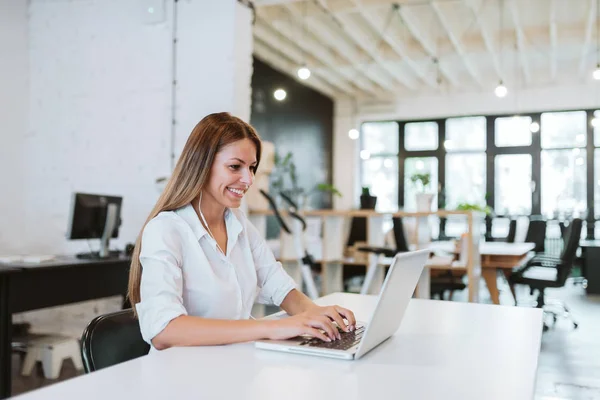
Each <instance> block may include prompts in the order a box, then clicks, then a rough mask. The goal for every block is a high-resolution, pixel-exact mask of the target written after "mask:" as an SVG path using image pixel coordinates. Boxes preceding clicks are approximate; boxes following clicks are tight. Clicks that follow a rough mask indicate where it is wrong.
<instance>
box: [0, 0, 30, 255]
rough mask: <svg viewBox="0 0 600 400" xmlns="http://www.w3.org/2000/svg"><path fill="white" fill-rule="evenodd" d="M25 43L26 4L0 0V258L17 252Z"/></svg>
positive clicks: (24, 126) (23, 0)
mask: <svg viewBox="0 0 600 400" xmlns="http://www.w3.org/2000/svg"><path fill="white" fill-rule="evenodd" d="M27 42H28V35H27V0H0V121H2V125H1V126H0V221H1V222H0V226H1V228H0V254H11V253H18V252H20V251H21V243H22V235H23V229H22V227H23V218H24V211H25V210H24V209H23V207H22V201H21V200H22V197H23V195H22V193H23V153H24V151H23V146H24V139H25V135H26V134H27V104H28V98H29V91H28V90H29V89H28V85H29V83H28V70H29V58H28V49H27Z"/></svg>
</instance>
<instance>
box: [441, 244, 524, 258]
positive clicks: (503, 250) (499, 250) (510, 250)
mask: <svg viewBox="0 0 600 400" xmlns="http://www.w3.org/2000/svg"><path fill="white" fill-rule="evenodd" d="M430 248H431V249H433V250H442V251H446V252H449V253H451V252H454V251H455V247H454V243H453V242H446V241H442V242H431V244H430ZM534 248H535V244H534V243H504V242H483V243H481V244H480V245H479V254H481V255H482V256H523V255H525V254H527V253H528V252H530V251H531V250H533V249H534Z"/></svg>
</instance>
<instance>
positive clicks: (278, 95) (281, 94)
mask: <svg viewBox="0 0 600 400" xmlns="http://www.w3.org/2000/svg"><path fill="white" fill-rule="evenodd" d="M273 97H275V100H278V101H283V100H285V98H286V97H287V93H286V91H285V90H283V89H277V90H276V91H275V92H274V93H273Z"/></svg>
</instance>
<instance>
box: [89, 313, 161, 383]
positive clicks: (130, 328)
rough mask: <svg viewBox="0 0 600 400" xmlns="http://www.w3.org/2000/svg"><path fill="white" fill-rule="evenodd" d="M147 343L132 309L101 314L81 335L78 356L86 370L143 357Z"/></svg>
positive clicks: (146, 350)
mask: <svg viewBox="0 0 600 400" xmlns="http://www.w3.org/2000/svg"><path fill="white" fill-rule="evenodd" d="M149 351H150V345H149V344H148V343H146V342H145V341H144V339H142V334H141V332H140V324H139V322H138V320H137V318H136V317H135V316H134V315H133V310H131V309H128V310H122V311H117V312H113V313H110V314H105V315H100V316H99V317H96V318H94V319H93V320H92V322H90V323H89V325H88V326H87V327H86V328H85V330H84V331H83V335H82V336H81V357H82V359H83V368H84V370H85V372H86V373H90V372H94V371H96V370H99V369H102V368H106V367H110V366H112V365H115V364H119V363H122V362H125V361H129V360H133V359H134V358H138V357H141V356H145V355H146V354H148V352H149Z"/></svg>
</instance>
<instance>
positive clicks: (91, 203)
mask: <svg viewBox="0 0 600 400" xmlns="http://www.w3.org/2000/svg"><path fill="white" fill-rule="evenodd" d="M122 201H123V198H122V197H117V196H106V195H101V194H88V193H74V194H73V200H72V202H71V217H70V226H69V233H68V234H67V237H68V238H69V239H72V240H73V239H100V251H99V252H98V253H90V254H81V255H78V256H80V257H81V258H96V257H98V258H107V257H109V256H110V252H109V248H108V244H109V241H110V238H111V237H112V238H116V237H118V236H119V226H120V225H121V203H122Z"/></svg>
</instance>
